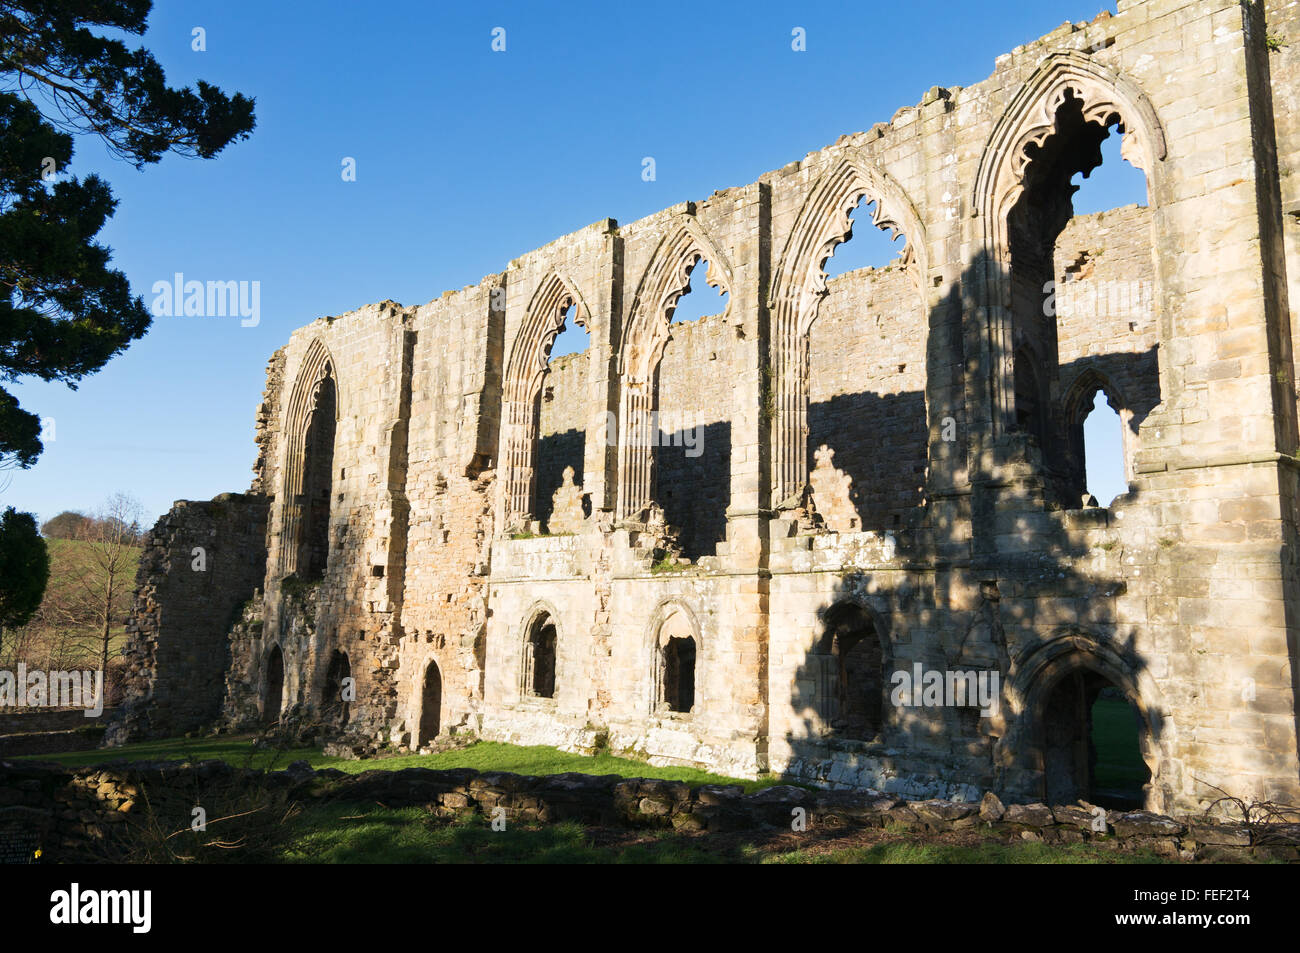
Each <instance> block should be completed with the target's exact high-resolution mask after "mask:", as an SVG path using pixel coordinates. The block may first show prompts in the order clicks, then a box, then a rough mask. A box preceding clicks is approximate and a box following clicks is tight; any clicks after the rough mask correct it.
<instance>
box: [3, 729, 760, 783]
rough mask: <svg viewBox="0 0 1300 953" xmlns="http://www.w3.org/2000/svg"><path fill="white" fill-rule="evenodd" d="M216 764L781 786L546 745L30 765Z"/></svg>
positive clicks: (177, 753) (238, 748)
mask: <svg viewBox="0 0 1300 953" xmlns="http://www.w3.org/2000/svg"><path fill="white" fill-rule="evenodd" d="M210 759H216V760H219V761H225V762H226V763H227V764H232V765H235V766H236V767H252V768H266V769H272V770H274V769H280V768H283V767H285V766H286V765H288V764H289V762H290V761H306V762H308V763H309V764H310V765H311V766H312V767H313V768H337V769H338V770H340V771H346V772H348V773H349V774H360V773H361V772H362V771H373V770H382V771H396V770H398V769H400V768H436V769H447V768H474V769H476V770H478V771H509V772H511V773H513V774H528V775H546V774H564V773H566V772H569V771H576V772H580V773H582V774H617V775H620V776H622V777H625V778H658V779H660V780H664V781H685V782H686V783H687V784H739V785H741V786H743V787H744V788H745V790H746V791H759V790H762V789H763V788H765V787H770V786H772V785H773V784H778V783H780V782H779V780H778V779H776V778H765V779H761V780H758V781H747V780H742V779H737V778H728V777H724V776H722V775H717V774H709V773H708V772H707V771H700V770H697V769H695V768H675V767H666V768H665V767H655V766H654V765H650V764H646V763H645V762H644V761H636V760H634V759H632V758H620V757H617V756H615V755H612V754H605V753H602V754H598V755H581V754H569V753H567V752H564V751H559V750H557V749H555V748H547V747H543V746H541V745H534V746H527V747H525V746H521V745H508V744H501V743H499V742H495V741H480V742H478V743H476V744H473V745H470V746H469V747H466V748H461V749H459V750H456V751H446V752H443V753H441V754H427V755H396V756H394V757H384V758H371V759H369V760H366V761H345V760H343V759H341V758H332V757H329V756H327V755H325V754H324V753H322V752H321V750H320V749H319V748H298V749H292V750H287V751H285V750H279V751H277V750H273V749H268V748H258V747H256V746H255V745H254V743H253V738H252V737H251V736H234V735H231V736H226V737H219V738H172V739H168V740H166V741H148V742H141V743H139V744H130V745H122V746H121V747H119V748H103V749H96V750H92V751H72V752H68V753H66V754H54V755H35V756H32V757H30V758H29V759H28V760H33V761H54V762H57V763H59V764H63V765H67V766H68V767H85V766H87V765H92V764H103V763H105V762H108V761H119V760H124V761H205V760H210Z"/></svg>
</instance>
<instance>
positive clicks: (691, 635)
mask: <svg viewBox="0 0 1300 953" xmlns="http://www.w3.org/2000/svg"><path fill="white" fill-rule="evenodd" d="M657 644H658V646H659V652H658V666H659V671H658V683H659V698H658V707H660V708H661V709H663V710H667V711H673V712H679V713H681V714H688V713H690V712H691V711H692V710H694V708H695V660H696V656H697V655H698V648H699V647H698V646H697V645H696V642H695V632H694V630H693V629H692V628H691V624H690V620H689V619H687V617H686V615H685V613H683V612H681V611H680V610H679V611H674V612H673V613H671V614H670V615H669V616H668V617H667V618H666V619H664V621H663V623H662V624H661V625H660V626H659V633H658V639H657Z"/></svg>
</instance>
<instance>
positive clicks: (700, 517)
mask: <svg viewBox="0 0 1300 953" xmlns="http://www.w3.org/2000/svg"><path fill="white" fill-rule="evenodd" d="M654 472H655V500H656V502H658V503H659V505H660V506H662V507H663V509H664V519H665V520H666V521H667V522H668V525H669V526H675V527H678V528H679V529H680V530H681V536H680V537H679V541H680V543H681V546H682V555H683V556H685V557H687V558H688V559H699V558H700V557H701V556H711V555H713V554H714V552H715V551H716V549H717V545H718V543H719V542H720V541H721V540H723V539H725V538H726V536H727V507H728V506H729V505H730V503H731V422H730V421H719V422H717V423H711V424H705V425H704V426H702V427H693V428H683V429H682V430H678V431H676V432H674V433H661V434H660V435H659V446H658V447H656V448H655V451H654Z"/></svg>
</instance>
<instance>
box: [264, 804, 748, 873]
mask: <svg viewBox="0 0 1300 953" xmlns="http://www.w3.org/2000/svg"><path fill="white" fill-rule="evenodd" d="M290 823H291V825H292V832H291V834H290V837H289V841H288V844H287V846H286V848H285V850H284V851H283V854H282V857H283V859H284V860H285V861H287V862H289V863H324V864H348V863H351V864H374V863H392V864H457V863H459V864H464V863H470V864H608V863H632V864H637V863H650V864H655V863H697V864H698V863H714V864H716V863H725V862H727V860H728V859H729V858H728V857H726V856H725V855H722V854H717V853H711V852H710V851H709V850H707V849H706V848H705V846H704V845H703V844H696V843H691V842H690V839H688V838H685V837H682V836H681V835H676V834H673V833H672V832H659V833H657V834H648V835H646V837H645V840H646V841H647V842H646V843H644V844H633V845H627V846H611V847H598V846H596V845H595V844H594V843H593V842H592V839H591V837H590V836H589V834H588V832H587V830H586V829H585V828H584V827H583V826H582V825H581V824H578V823H576V822H573V821H563V822H560V823H557V824H548V825H542V826H539V825H528V826H525V825H509V826H507V828H506V829H505V830H504V831H494V830H493V829H492V827H491V826H490V824H489V822H488V821H487V819H486V818H470V819H467V820H458V821H450V822H449V821H444V820H439V819H438V818H436V817H434V816H433V815H432V814H430V813H429V812H427V811H425V810H424V809H423V808H416V807H408V808H378V807H375V806H374V805H358V804H331V805H328V806H324V807H320V808H315V809H311V810H308V811H305V812H303V814H301V815H299V816H298V817H296V818H294V819H293V820H292V821H291V822H290Z"/></svg>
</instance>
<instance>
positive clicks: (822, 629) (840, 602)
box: [807, 593, 894, 741]
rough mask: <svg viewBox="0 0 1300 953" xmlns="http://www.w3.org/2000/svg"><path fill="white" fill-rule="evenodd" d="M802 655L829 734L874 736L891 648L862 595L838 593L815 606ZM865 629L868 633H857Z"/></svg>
mask: <svg viewBox="0 0 1300 953" xmlns="http://www.w3.org/2000/svg"><path fill="white" fill-rule="evenodd" d="M817 617H818V628H817V637H816V640H815V641H814V643H813V647H812V652H811V653H810V654H809V656H808V662H807V665H808V668H809V670H810V675H811V676H812V678H813V679H814V683H815V685H816V688H815V691H814V694H813V699H814V705H815V708H816V711H817V714H818V716H819V718H820V719H821V722H822V724H823V726H825V728H826V729H827V730H829V731H830V732H831V733H832V734H834V735H836V736H839V737H841V738H846V739H852V740H856V741H870V740H872V739H873V738H876V737H878V736H880V734H881V733H882V732H883V731H884V730H885V726H886V723H887V721H888V706H887V705H886V704H885V701H886V697H887V696H888V694H889V689H888V685H889V680H890V675H891V673H892V672H893V667H894V653H893V646H892V644H891V640H890V637H889V632H888V630H887V629H886V627H885V624H884V621H883V619H884V617H883V616H882V614H881V613H878V612H877V611H876V610H875V608H874V607H873V606H871V604H870V603H869V602H867V601H866V599H864V598H861V597H858V596H855V595H852V594H848V593H842V594H840V595H838V596H837V598H836V599H835V601H834V602H832V603H831V604H830V605H828V606H825V607H823V608H821V609H819V610H818V612H817ZM864 625H865V628H866V629H869V630H870V634H866V633H864V632H863V628H864Z"/></svg>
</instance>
